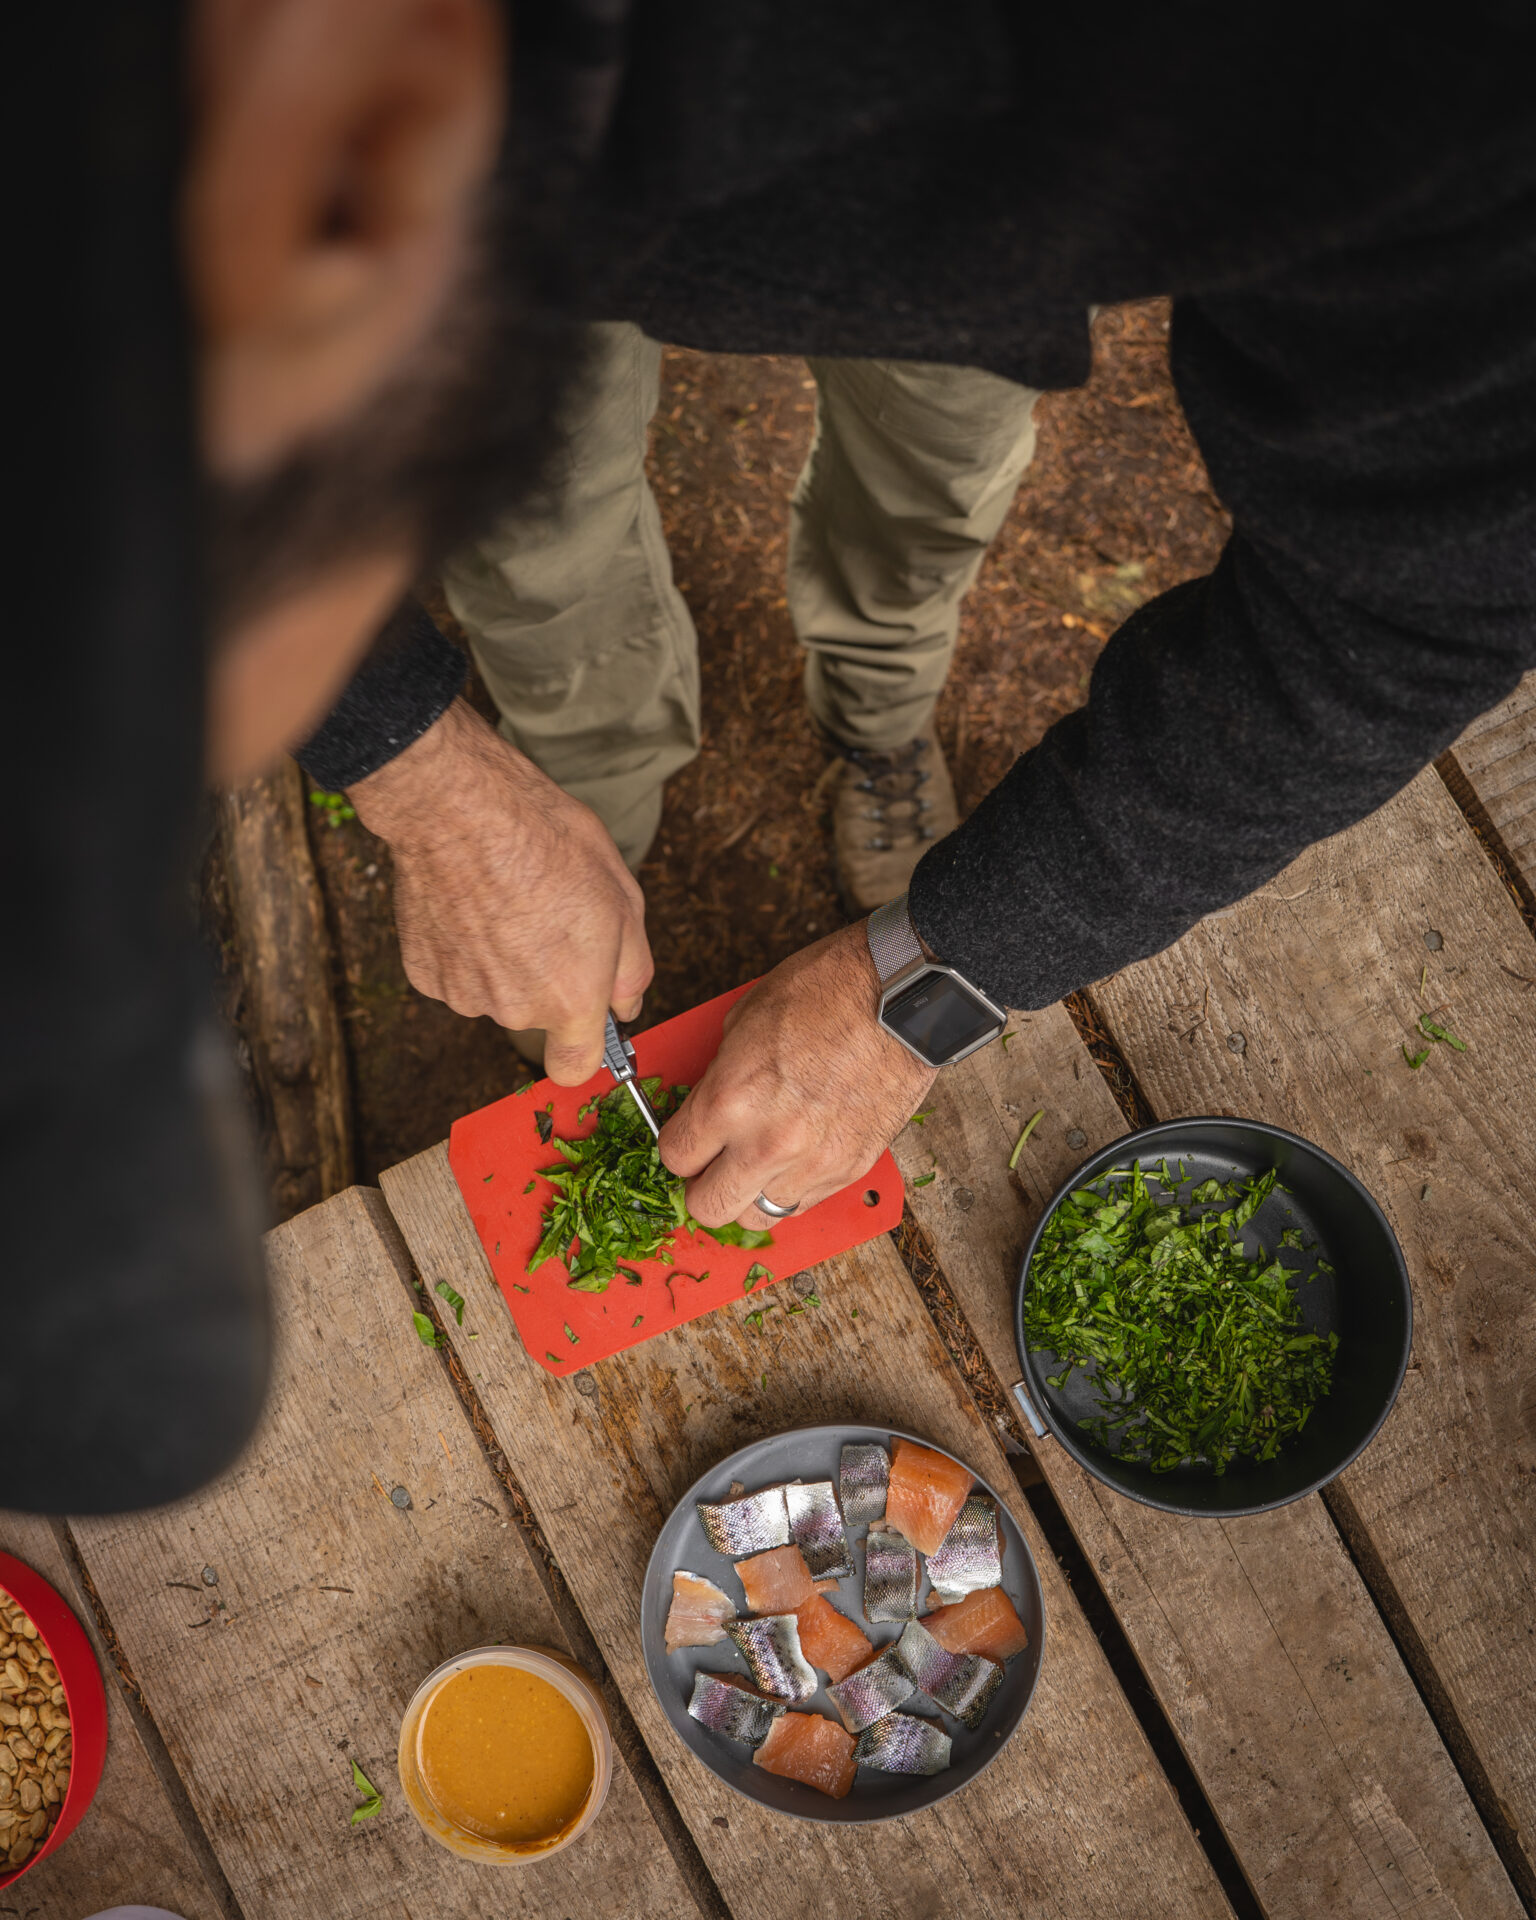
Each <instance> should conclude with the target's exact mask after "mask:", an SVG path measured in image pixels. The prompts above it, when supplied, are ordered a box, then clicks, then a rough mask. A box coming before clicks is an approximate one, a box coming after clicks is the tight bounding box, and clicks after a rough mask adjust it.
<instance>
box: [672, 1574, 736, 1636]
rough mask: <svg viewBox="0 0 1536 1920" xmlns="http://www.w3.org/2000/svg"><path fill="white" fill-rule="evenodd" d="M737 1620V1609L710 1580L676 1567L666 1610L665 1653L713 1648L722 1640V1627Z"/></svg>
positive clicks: (728, 1597) (727, 1595) (727, 1596)
mask: <svg viewBox="0 0 1536 1920" xmlns="http://www.w3.org/2000/svg"><path fill="white" fill-rule="evenodd" d="M735 1618H736V1606H735V1603H734V1601H732V1599H731V1597H730V1595H729V1594H727V1593H722V1592H721V1591H720V1589H719V1588H718V1587H717V1586H716V1585H715V1583H714V1582H713V1581H712V1580H705V1579H704V1578H703V1577H702V1576H701V1575H699V1574H697V1573H689V1572H687V1571H686V1569H684V1568H682V1567H679V1568H678V1570H677V1572H676V1573H674V1574H673V1576H672V1604H671V1606H670V1607H669V1608H668V1609H667V1627H666V1636H667V1652H668V1653H674V1652H676V1650H677V1649H678V1648H679V1647H712V1646H713V1645H714V1644H715V1642H716V1641H717V1640H723V1639H724V1638H725V1623H726V1621H727V1620H734V1619H735Z"/></svg>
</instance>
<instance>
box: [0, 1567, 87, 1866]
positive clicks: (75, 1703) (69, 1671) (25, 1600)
mask: <svg viewBox="0 0 1536 1920" xmlns="http://www.w3.org/2000/svg"><path fill="white" fill-rule="evenodd" d="M0 1588H4V1590H5V1591H6V1592H7V1593H8V1594H9V1595H10V1596H11V1598H12V1599H13V1600H14V1601H15V1602H16V1603H17V1605H18V1606H22V1607H25V1608H26V1610H27V1612H28V1613H29V1614H30V1615H31V1616H32V1621H33V1624H34V1625H35V1626H36V1628H37V1634H38V1639H39V1641H40V1642H41V1644H42V1645H43V1646H44V1647H45V1648H46V1649H47V1653H48V1658H49V1659H50V1660H51V1661H52V1662H53V1664H54V1665H55V1667H57V1668H58V1671H59V1684H60V1685H61V1686H62V1687H63V1689H64V1706H65V1710H66V1711H67V1713H68V1714H69V1738H70V1756H69V1758H70V1767H69V1786H68V1787H67V1788H66V1789H65V1793H64V1805H63V1808H62V1809H61V1811H60V1813H59V1817H58V1819H57V1820H55V1821H54V1823H53V1829H52V1831H51V1832H50V1833H49V1835H48V1838H47V1839H46V1840H45V1841H44V1842H43V1844H42V1845H41V1846H40V1847H39V1848H38V1849H37V1851H36V1852H35V1853H34V1854H33V1855H32V1858H31V1859H30V1860H28V1861H27V1863H26V1865H25V1866H21V1867H18V1868H16V1870H15V1871H14V1872H10V1871H7V1870H6V1869H4V1868H0V1889H3V1888H6V1887H10V1886H14V1885H15V1883H16V1882H17V1881H18V1880H20V1879H21V1878H22V1877H23V1875H25V1874H28V1873H30V1872H31V1871H32V1869H33V1868H34V1867H35V1866H36V1865H37V1863H38V1861H39V1860H46V1859H47V1858H48V1856H49V1855H50V1854H52V1853H56V1852H57V1851H58V1849H59V1848H60V1847H61V1846H63V1844H64V1842H65V1841H66V1840H67V1839H68V1838H69V1836H70V1834H72V1833H73V1832H74V1830H75V1828H76V1827H78V1826H79V1824H80V1822H81V1820H82V1818H83V1817H84V1814H85V1810H86V1808H87V1807H88V1806H89V1805H90V1804H91V1802H92V1800H94V1799H95V1797H96V1789H97V1787H98V1786H99V1785H100V1783H101V1770H102V1767H103V1766H104V1765H105V1764H106V1758H107V1696H106V1691H105V1689H104V1688H103V1686H102V1684H101V1669H100V1667H98V1666H97V1664H96V1655H95V1653H94V1652H93V1650H92V1648H91V1643H90V1641H89V1640H87V1639H86V1637H85V1629H84V1628H83V1627H82V1626H81V1624H80V1622H79V1621H78V1620H77V1619H76V1618H75V1616H74V1614H73V1613H71V1612H70V1610H69V1607H68V1605H67V1604H66V1603H65V1601H64V1600H63V1599H62V1598H61V1597H60V1596H59V1594H58V1593H56V1592H55V1591H54V1589H53V1588H52V1587H51V1586H50V1585H49V1584H48V1582H47V1581H46V1580H45V1579H44V1578H43V1576H42V1575H41V1574H40V1573H36V1572H34V1571H33V1569H32V1568H31V1567H29V1566H28V1565H27V1564H26V1562H25V1561H23V1560H18V1559H16V1558H15V1557H14V1556H13V1555H12V1554H9V1553H0Z"/></svg>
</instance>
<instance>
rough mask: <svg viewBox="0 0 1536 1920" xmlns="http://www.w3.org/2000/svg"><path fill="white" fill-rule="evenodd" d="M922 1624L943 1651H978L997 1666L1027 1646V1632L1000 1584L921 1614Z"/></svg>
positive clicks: (984, 1588)
mask: <svg viewBox="0 0 1536 1920" xmlns="http://www.w3.org/2000/svg"><path fill="white" fill-rule="evenodd" d="M923 1625H924V1626H925V1627H926V1628H927V1629H928V1631H929V1632H930V1633H931V1634H932V1635H933V1637H934V1639H935V1640H937V1641H938V1643H939V1645H940V1646H941V1647H943V1648H944V1650H945V1652H946V1653H979V1654H980V1655H981V1657H982V1658H983V1659H984V1660H991V1661H994V1662H995V1663H996V1664H997V1665H998V1666H1001V1665H1002V1664H1003V1662H1004V1661H1005V1660H1011V1659H1013V1657H1014V1655H1015V1654H1019V1653H1022V1652H1023V1651H1024V1649H1025V1648H1026V1647H1027V1646H1028V1645H1029V1635H1028V1634H1027V1633H1026V1632H1025V1630H1024V1622H1023V1621H1022V1620H1021V1619H1020V1618H1019V1616H1018V1612H1017V1610H1016V1608H1015V1607H1014V1604H1013V1602H1012V1601H1011V1600H1010V1599H1009V1598H1008V1596H1007V1594H1006V1593H1004V1592H1003V1590H1002V1588H1001V1587H983V1588H982V1589H981V1590H980V1591H979V1592H977V1593H968V1594H967V1595H966V1596H965V1598H964V1599H963V1600H956V1601H954V1602H953V1604H951V1605H950V1606H947V1607H939V1608H937V1609H935V1611H934V1612H932V1613H926V1614H924V1615H923Z"/></svg>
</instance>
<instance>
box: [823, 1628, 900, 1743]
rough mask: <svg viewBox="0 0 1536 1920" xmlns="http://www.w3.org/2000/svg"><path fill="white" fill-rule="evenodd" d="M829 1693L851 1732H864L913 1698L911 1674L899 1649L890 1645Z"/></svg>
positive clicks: (829, 1689)
mask: <svg viewBox="0 0 1536 1920" xmlns="http://www.w3.org/2000/svg"><path fill="white" fill-rule="evenodd" d="M827 1692H828V1693H829V1694H830V1695H831V1698H832V1704H833V1706H835V1707H836V1708H837V1710H838V1712H839V1713H840V1714H841V1715H842V1719H843V1725H844V1726H845V1727H846V1728H847V1729H848V1731H849V1732H850V1733H862V1732H863V1731H864V1729H865V1728H866V1727H872V1726H873V1725H874V1724H875V1722H876V1721H877V1720H883V1719H884V1718H885V1716H886V1715H887V1714H888V1713H889V1712H890V1711H891V1710H892V1708H893V1707H899V1706H900V1705H901V1703H902V1701H903V1700H910V1699H911V1697H912V1676H911V1674H909V1673H908V1672H907V1670H906V1668H905V1667H903V1665H902V1664H901V1662H900V1660H898V1659H897V1657H896V1649H895V1648H894V1647H887V1648H886V1649H885V1651H884V1653H881V1654H877V1655H876V1657H875V1658H874V1659H873V1660H871V1661H869V1662H868V1663H867V1664H866V1665H864V1666H862V1667H860V1668H859V1669H858V1670H857V1672H855V1673H850V1674H849V1676H848V1678H847V1679H846V1680H839V1681H838V1683H837V1684H836V1686H832V1687H828V1688H827Z"/></svg>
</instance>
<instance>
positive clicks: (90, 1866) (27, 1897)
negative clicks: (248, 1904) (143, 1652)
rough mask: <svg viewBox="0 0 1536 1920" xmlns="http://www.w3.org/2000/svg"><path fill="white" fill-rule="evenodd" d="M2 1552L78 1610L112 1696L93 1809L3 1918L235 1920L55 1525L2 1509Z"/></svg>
mask: <svg viewBox="0 0 1536 1920" xmlns="http://www.w3.org/2000/svg"><path fill="white" fill-rule="evenodd" d="M0 1546H3V1547H4V1549H5V1551H6V1552H7V1553H14V1554H15V1556H16V1558H17V1559H18V1560H25V1561H26V1563H27V1565H28V1566H29V1567H35V1568H36V1569H37V1571H38V1572H39V1573H40V1574H41V1575H42V1576H43V1578H44V1579H45V1580H50V1581H52V1583H53V1585H54V1586H55V1587H56V1588H57V1589H58V1590H59V1592H60V1593H61V1594H62V1595H63V1597H64V1598H65V1600H67V1601H68V1602H69V1604H70V1606H71V1607H73V1608H74V1611H75V1616H76V1618H77V1619H78V1620H79V1622H80V1624H81V1626H82V1627H84V1629H85V1631H86V1633H87V1635H88V1636H89V1638H90V1642H91V1645H92V1647H93V1648H94V1649H95V1653H96V1658H97V1660H98V1661H99V1662H100V1663H101V1674H102V1681H103V1684H104V1685H105V1687H106V1690H107V1764H106V1766H105V1768H104V1769H103V1771H102V1776H101V1785H100V1786H99V1787H98V1788H97V1790H96V1798H95V1799H94V1800H93V1801H92V1802H91V1808H90V1811H89V1813H88V1814H87V1815H86V1817H85V1819H84V1820H83V1821H82V1822H81V1824H80V1825H79V1826H78V1827H76V1828H75V1830H74V1832H73V1833H72V1834H71V1835H70V1836H69V1838H68V1839H67V1840H66V1841H65V1842H64V1843H63V1845H62V1846H61V1847H60V1848H59V1850H58V1852H57V1853H55V1854H51V1855H50V1856H49V1857H48V1859H46V1860H44V1861H43V1862H42V1863H41V1865H39V1866H36V1867H34V1868H33V1869H32V1871H31V1872H30V1873H29V1874H27V1875H26V1876H25V1877H24V1878H23V1879H21V1880H18V1881H17V1882H16V1883H15V1885H14V1886H13V1887H12V1888H11V1889H10V1890H9V1891H8V1892H7V1893H5V1894H4V1895H0V1913H15V1914H36V1915H37V1916H39V1920H44V1916H46V1917H47V1920H77V1917H78V1916H79V1915H80V1914H84V1913H95V1912H97V1911H98V1910H100V1909H101V1908H104V1907H113V1906H126V1905H127V1904H128V1903H129V1902H130V1901H131V1902H133V1903H135V1904H137V1905H142V1906H155V1907H164V1908H166V1909H167V1911H169V1912H171V1913H179V1914H182V1915H184V1916H185V1920H228V1916H229V1913H230V1908H229V1906H228V1905H227V1902H226V1899H225V1895H224V1890H223V1889H221V1888H220V1887H219V1886H218V1885H217V1884H216V1878H217V1875H216V1871H215V1878H214V1879H212V1880H210V1878H209V1876H208V1875H207V1874H205V1873H204V1871H203V1868H202V1865H201V1863H200V1862H199V1859H198V1852H197V1848H196V1847H195V1846H194V1845H193V1842H192V1840H191V1839H189V1838H188V1835H187V1833H186V1832H185V1831H184V1830H183V1827H182V1824H181V1821H180V1819H179V1818H178V1816H177V1812H176V1809H175V1807H174V1806H173V1805H172V1803H171V1798H170V1795H169V1794H168V1793H167V1792H166V1790H165V1788H164V1787H163V1786H162V1785H161V1783H160V1780H159V1777H158V1776H157V1774H156V1771H155V1767H154V1763H153V1761H152V1760H151V1759H150V1756H149V1754H148V1753H147V1752H146V1751H145V1747H144V1741H143V1739H142V1738H141V1737H140V1733H139V1728H138V1724H137V1722H136V1720H135V1719H134V1716H133V1713H132V1712H131V1710H130V1708H129V1706H128V1703H127V1701H126V1699H125V1698H124V1694H123V1686H122V1682H121V1681H120V1680H119V1679H118V1677H117V1670H116V1668H115V1667H114V1665H113V1662H112V1656H111V1654H110V1653H109V1652H108V1651H107V1649H106V1647H105V1645H104V1644H103V1642H102V1638H101V1635H100V1633H99V1632H98V1631H97V1627H96V1618H95V1615H94V1614H93V1612H92V1611H91V1606H90V1602H89V1599H88V1597H87V1596H86V1595H85V1594H83V1593H82V1592H81V1591H80V1590H79V1588H78V1587H77V1585H76V1582H75V1572H74V1568H73V1567H72V1566H71V1565H70V1562H69V1558H68V1556H67V1555H66V1554H65V1552H64V1550H63V1548H62V1547H61V1546H60V1544H59V1540H58V1537H57V1535H56V1534H55V1533H54V1530H53V1527H52V1525H51V1524H50V1522H48V1521H47V1520H43V1519H40V1518H39V1517H38V1516H37V1515H36V1514H31V1513H8V1512H0ZM205 1844H206V1843H205Z"/></svg>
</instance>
